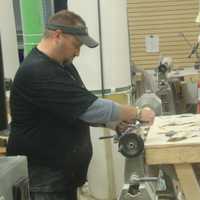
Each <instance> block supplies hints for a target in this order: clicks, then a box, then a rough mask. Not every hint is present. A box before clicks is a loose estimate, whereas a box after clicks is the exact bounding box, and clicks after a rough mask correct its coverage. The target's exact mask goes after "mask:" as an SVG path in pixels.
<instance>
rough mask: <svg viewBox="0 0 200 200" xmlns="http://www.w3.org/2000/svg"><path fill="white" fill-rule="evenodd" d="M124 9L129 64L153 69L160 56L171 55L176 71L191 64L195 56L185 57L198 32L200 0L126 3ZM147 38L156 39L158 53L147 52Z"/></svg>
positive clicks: (153, 0) (133, 0) (142, 0)
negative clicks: (152, 37)
mask: <svg viewBox="0 0 200 200" xmlns="http://www.w3.org/2000/svg"><path fill="white" fill-rule="evenodd" d="M127 6H128V23H129V35H130V47H131V61H132V64H133V63H134V64H135V65H137V66H141V67H142V68H146V69H148V68H155V67H156V66H157V65H158V62H159V59H160V57H161V56H170V57H172V59H173V62H174V64H175V68H182V67H191V66H193V65H194V63H195V61H196V58H195V55H193V56H192V58H188V55H189V53H190V51H191V48H192V47H191V46H192V45H193V44H194V43H196V42H197V38H198V35H199V31H200V28H199V27H198V24H197V23H195V19H196V17H197V14H198V8H199V0H127ZM183 34H184V35H185V37H186V39H187V40H188V41H189V43H190V44H188V42H187V41H185V40H184V39H183ZM149 35H156V36H158V38H159V52H156V53H152V52H147V51H146V46H145V38H146V36H149Z"/></svg>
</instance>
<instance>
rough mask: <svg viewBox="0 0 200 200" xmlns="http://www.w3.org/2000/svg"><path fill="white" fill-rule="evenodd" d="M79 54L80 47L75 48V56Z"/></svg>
mask: <svg viewBox="0 0 200 200" xmlns="http://www.w3.org/2000/svg"><path fill="white" fill-rule="evenodd" d="M79 55H80V48H78V49H76V51H75V56H79Z"/></svg>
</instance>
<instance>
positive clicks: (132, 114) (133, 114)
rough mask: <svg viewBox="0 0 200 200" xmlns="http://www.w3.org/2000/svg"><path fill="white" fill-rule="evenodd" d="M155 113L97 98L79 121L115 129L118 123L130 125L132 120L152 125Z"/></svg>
mask: <svg viewBox="0 0 200 200" xmlns="http://www.w3.org/2000/svg"><path fill="white" fill-rule="evenodd" d="M154 117H155V113H154V112H153V111H152V110H151V109H149V108H148V109H147V108H143V109H141V110H140V109H138V108H137V107H134V106H129V105H122V104H118V103H116V102H114V101H111V100H108V99H102V98H98V99H97V100H96V101H94V102H93V103H92V105H91V106H90V107H89V108H88V109H87V111H86V112H85V113H84V114H82V115H81V117H80V119H81V120H83V121H86V122H88V123H90V124H91V125H94V126H95V125H97V126H105V127H108V128H112V129H115V127H116V125H117V124H118V123H119V122H122V121H123V122H126V123H132V122H133V121H134V120H136V119H137V120H141V121H146V122H149V123H153V120H154Z"/></svg>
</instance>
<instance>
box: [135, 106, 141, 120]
mask: <svg viewBox="0 0 200 200" xmlns="http://www.w3.org/2000/svg"><path fill="white" fill-rule="evenodd" d="M135 108H136V116H135V119H136V120H140V119H141V114H142V109H139V108H138V107H135Z"/></svg>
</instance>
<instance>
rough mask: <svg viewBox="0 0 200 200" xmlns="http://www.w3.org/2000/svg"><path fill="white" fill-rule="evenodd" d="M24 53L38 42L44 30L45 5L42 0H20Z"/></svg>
mask: <svg viewBox="0 0 200 200" xmlns="http://www.w3.org/2000/svg"><path fill="white" fill-rule="evenodd" d="M20 10H21V19H22V32H23V39H24V54H25V56H26V55H27V54H28V53H29V51H30V50H31V49H32V48H33V47H34V46H36V45H37V44H38V42H39V41H40V39H41V37H42V34H43V31H44V20H43V7H42V1H41V0H29V1H27V0H20Z"/></svg>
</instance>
